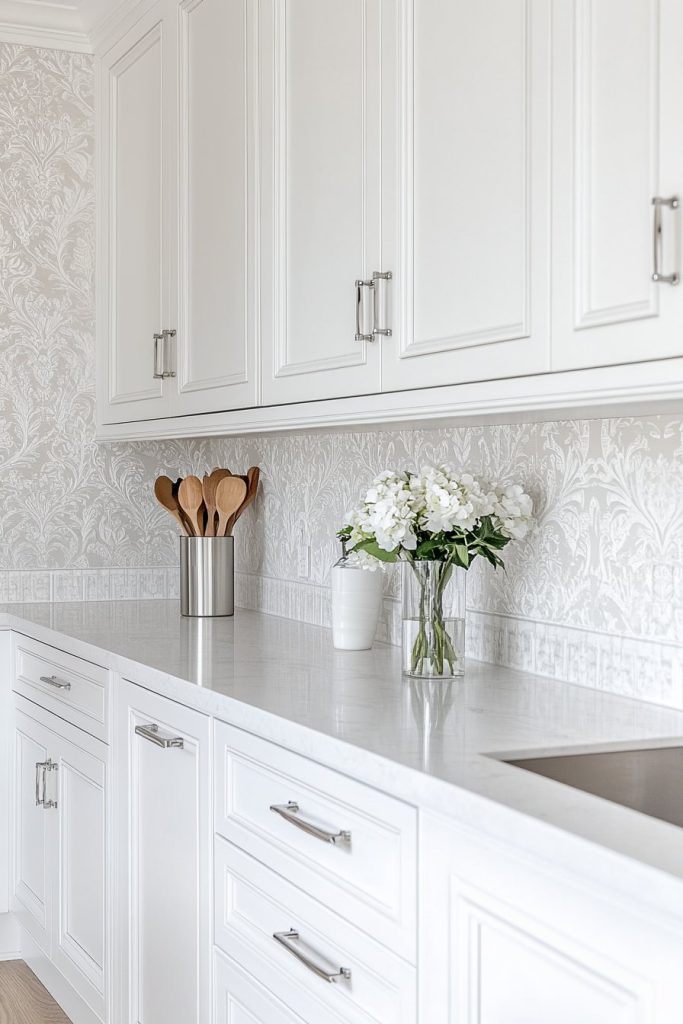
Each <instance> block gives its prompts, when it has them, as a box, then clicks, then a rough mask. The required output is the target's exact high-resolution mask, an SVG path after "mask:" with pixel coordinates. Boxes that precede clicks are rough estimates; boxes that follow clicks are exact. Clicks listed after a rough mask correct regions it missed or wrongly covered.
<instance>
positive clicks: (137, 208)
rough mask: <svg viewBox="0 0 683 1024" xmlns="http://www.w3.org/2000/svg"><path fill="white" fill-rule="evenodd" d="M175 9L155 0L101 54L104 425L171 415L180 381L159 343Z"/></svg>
mask: <svg viewBox="0 0 683 1024" xmlns="http://www.w3.org/2000/svg"><path fill="white" fill-rule="evenodd" d="M165 10H166V8H165V5H164V4H163V3H161V2H159V3H157V4H155V5H154V7H153V8H152V9H151V10H150V11H149V12H148V13H147V14H146V15H145V17H143V18H142V19H141V20H140V21H138V22H137V23H136V24H135V26H134V27H133V28H132V29H131V30H130V31H129V32H128V33H126V34H125V35H124V36H123V38H122V39H120V40H119V42H118V43H117V44H116V45H115V46H114V47H113V48H112V49H111V50H109V51H108V52H107V53H106V54H105V55H104V57H103V58H101V60H100V70H99V75H100V78H99V93H100V95H99V117H98V128H99V135H98V147H99V183H98V184H99V194H98V203H99V211H100V218H99V225H98V226H99V250H98V264H99V271H98V283H99V284H98V293H97V299H98V311H97V319H98V325H97V330H98V411H99V416H100V420H101V422H104V423H122V422H127V421H132V420H144V419H152V418H154V417H161V416H167V415H169V403H170V389H169V384H170V383H171V382H172V378H167V379H164V378H163V377H162V376H161V374H162V373H163V372H173V366H172V362H173V359H174V353H173V344H172V339H171V338H167V339H164V338H157V339H156V340H155V335H160V334H161V332H162V331H164V330H165V329H169V330H170V329H172V328H174V327H175V324H171V323H168V322H167V318H168V317H169V315H170V309H169V295H168V281H169V269H168V261H169V260H170V256H171V251H172V245H173V240H172V237H171V231H170V220H169V209H172V207H173V199H172V194H171V193H172V190H173V185H172V180H171V175H170V167H171V160H170V159H169V147H170V146H171V144H172V139H171V133H172V127H171V126H172V125H173V123H174V122H173V119H172V117H169V116H168V109H167V108H168V103H169V99H171V100H172V99H173V90H172V89H170V88H169V74H172V69H173V59H174V58H173V53H172V52H171V51H172V50H173V47H174V44H173V38H172V37H173V26H174V21H173V19H172V18H169V17H167V16H166V15H165ZM169 93H170V94H171V95H170V97H169V95H168V94H169ZM155 374H157V375H156V376H155Z"/></svg>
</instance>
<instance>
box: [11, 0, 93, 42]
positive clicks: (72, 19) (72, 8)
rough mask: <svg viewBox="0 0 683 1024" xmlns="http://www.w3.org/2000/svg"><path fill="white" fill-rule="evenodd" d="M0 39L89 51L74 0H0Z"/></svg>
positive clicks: (87, 39)
mask: <svg viewBox="0 0 683 1024" xmlns="http://www.w3.org/2000/svg"><path fill="white" fill-rule="evenodd" d="M0 42H3V43H21V44H23V45H25V46H41V47H47V48H49V49H54V50H71V51H73V52H76V53H91V52H92V45H91V43H90V40H89V38H88V36H87V34H86V32H85V30H84V28H83V22H82V20H81V15H80V11H79V8H78V5H77V4H76V3H50V2H48V0H0Z"/></svg>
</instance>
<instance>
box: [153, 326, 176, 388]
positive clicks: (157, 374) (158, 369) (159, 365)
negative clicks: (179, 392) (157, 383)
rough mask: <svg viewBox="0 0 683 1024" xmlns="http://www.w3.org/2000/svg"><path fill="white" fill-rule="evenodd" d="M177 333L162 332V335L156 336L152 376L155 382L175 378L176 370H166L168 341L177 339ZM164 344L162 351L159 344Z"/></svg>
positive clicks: (154, 336)
mask: <svg viewBox="0 0 683 1024" xmlns="http://www.w3.org/2000/svg"><path fill="white" fill-rule="evenodd" d="M175 336H176V332H175V331H173V330H165V331H161V333H160V334H154V335H153V338H154V365H153V367H152V376H153V377H154V379H155V380H166V379H167V378H168V377H175V370H167V369H166V349H167V345H166V343H167V341H168V339H169V338H175ZM160 341H161V342H163V344H162V346H161V349H160V348H159V342H160Z"/></svg>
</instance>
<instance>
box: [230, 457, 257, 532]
mask: <svg viewBox="0 0 683 1024" xmlns="http://www.w3.org/2000/svg"><path fill="white" fill-rule="evenodd" d="M260 475H261V471H260V469H259V468H258V466H252V467H251V468H250V469H248V470H247V494H246V497H245V499H244V501H243V502H242V504H241V505H240V507H239V508H238V509H237V511H236V512H235V514H234V515H233V516H231V517H230V522H229V523H228V526H227V529H226V535H227V536H228V537H230V535H231V534H232V531H233V530H234V528H235V523H236V522H237V520H238V519H239V517H240V516H241V515H242V513H243V512H244V510H245V508H247V507H248V506H249V505H251V503H252V501H253V500H254V498H255V497H256V491H257V490H258V482H259V477H260Z"/></svg>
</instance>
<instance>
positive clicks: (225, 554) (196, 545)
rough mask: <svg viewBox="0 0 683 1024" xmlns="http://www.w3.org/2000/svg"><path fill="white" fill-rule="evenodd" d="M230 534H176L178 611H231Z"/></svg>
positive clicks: (194, 613)
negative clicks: (178, 555)
mask: <svg viewBox="0 0 683 1024" xmlns="http://www.w3.org/2000/svg"><path fill="white" fill-rule="evenodd" d="M233 552H234V546H233V538H232V537H181V538H180V613H181V615H189V616H202V617H203V616H219V615H233V614H234V611H235V601H234V561H233Z"/></svg>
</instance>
